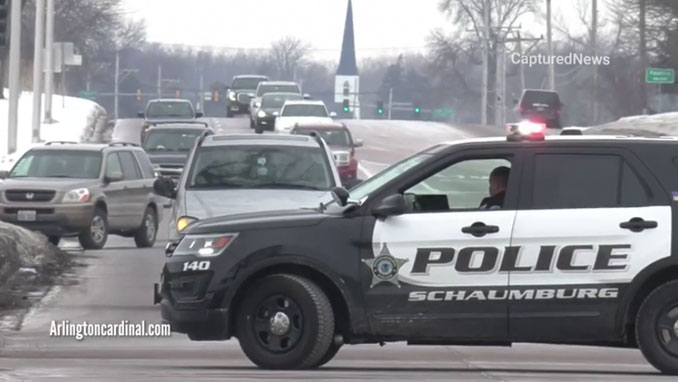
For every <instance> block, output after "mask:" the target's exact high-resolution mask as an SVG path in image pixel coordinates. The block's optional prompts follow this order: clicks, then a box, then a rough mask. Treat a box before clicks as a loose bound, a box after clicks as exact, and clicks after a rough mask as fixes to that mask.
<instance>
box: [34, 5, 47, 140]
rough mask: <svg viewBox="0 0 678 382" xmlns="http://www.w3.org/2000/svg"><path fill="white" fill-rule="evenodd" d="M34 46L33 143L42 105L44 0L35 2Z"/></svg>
mask: <svg viewBox="0 0 678 382" xmlns="http://www.w3.org/2000/svg"><path fill="white" fill-rule="evenodd" d="M34 45H35V48H34V50H33V125H32V126H33V143H38V142H40V122H41V121H40V112H41V107H42V50H43V49H44V45H45V0H36V2H35V42H34Z"/></svg>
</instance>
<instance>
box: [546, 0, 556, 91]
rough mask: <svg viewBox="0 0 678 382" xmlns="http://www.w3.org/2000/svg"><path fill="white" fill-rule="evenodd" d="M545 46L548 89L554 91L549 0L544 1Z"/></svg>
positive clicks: (554, 77)
mask: <svg viewBox="0 0 678 382" xmlns="http://www.w3.org/2000/svg"><path fill="white" fill-rule="evenodd" d="M546 44H547V45H548V51H549V89H550V90H555V89H556V74H555V69H554V67H553V61H554V60H553V39H552V35H551V0H546Z"/></svg>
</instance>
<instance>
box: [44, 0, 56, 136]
mask: <svg viewBox="0 0 678 382" xmlns="http://www.w3.org/2000/svg"><path fill="white" fill-rule="evenodd" d="M45 16H46V19H47V21H46V26H45V64H46V65H45V66H46V68H45V123H53V122H54V120H53V119H52V93H53V92H54V0H47V13H46V15H45Z"/></svg>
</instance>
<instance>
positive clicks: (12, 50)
mask: <svg viewBox="0 0 678 382" xmlns="http://www.w3.org/2000/svg"><path fill="white" fill-rule="evenodd" d="M10 12H11V19H10V21H9V23H10V27H11V31H10V35H9V38H10V45H9V118H8V120H9V121H8V124H7V130H8V134H7V135H8V136H7V154H12V153H14V152H15V151H16V149H17V125H18V122H19V96H20V95H21V0H12V5H11V9H10Z"/></svg>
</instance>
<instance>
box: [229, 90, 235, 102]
mask: <svg viewBox="0 0 678 382" xmlns="http://www.w3.org/2000/svg"><path fill="white" fill-rule="evenodd" d="M228 99H230V100H231V101H235V92H229V93H228Z"/></svg>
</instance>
